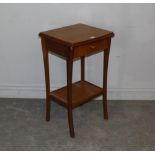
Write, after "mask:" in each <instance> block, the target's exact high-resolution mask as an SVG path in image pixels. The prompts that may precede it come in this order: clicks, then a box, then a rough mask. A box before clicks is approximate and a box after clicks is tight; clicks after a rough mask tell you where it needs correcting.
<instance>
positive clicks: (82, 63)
mask: <svg viewBox="0 0 155 155" xmlns="http://www.w3.org/2000/svg"><path fill="white" fill-rule="evenodd" d="M81 80H82V81H84V80H85V57H84V56H83V57H81Z"/></svg>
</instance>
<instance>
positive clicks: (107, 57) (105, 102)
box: [103, 40, 111, 119]
mask: <svg viewBox="0 0 155 155" xmlns="http://www.w3.org/2000/svg"><path fill="white" fill-rule="evenodd" d="M110 43H111V40H109V47H108V48H107V49H105V50H104V67H103V68H104V71H103V112H104V119H108V108H107V74H108V62H109V53H110Z"/></svg>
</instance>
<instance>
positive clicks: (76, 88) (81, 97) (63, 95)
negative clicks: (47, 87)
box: [50, 80, 103, 108]
mask: <svg viewBox="0 0 155 155" xmlns="http://www.w3.org/2000/svg"><path fill="white" fill-rule="evenodd" d="M102 93H103V89H102V88H100V87H98V86H96V85H94V84H92V83H90V82H87V81H82V80H81V81H78V82H75V83H73V84H72V108H76V107H78V106H80V105H81V104H84V103H86V102H88V101H89V100H91V99H93V98H94V97H97V96H99V95H101V94H102ZM50 95H51V96H52V98H53V99H55V100H56V101H58V102H61V103H62V104H64V106H65V107H67V106H68V100H67V86H65V87H63V88H60V89H58V90H55V91H52V92H51V93H50Z"/></svg>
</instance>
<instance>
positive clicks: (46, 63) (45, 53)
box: [41, 38, 51, 121]
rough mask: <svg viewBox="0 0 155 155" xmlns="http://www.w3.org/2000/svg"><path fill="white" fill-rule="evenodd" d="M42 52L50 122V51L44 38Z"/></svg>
mask: <svg viewBox="0 0 155 155" xmlns="http://www.w3.org/2000/svg"><path fill="white" fill-rule="evenodd" d="M41 41H42V51H43V60H44V71H45V84H46V121H50V111H51V103H50V96H49V93H50V77H49V58H48V50H47V48H46V44H45V40H44V39H43V38H42V39H41Z"/></svg>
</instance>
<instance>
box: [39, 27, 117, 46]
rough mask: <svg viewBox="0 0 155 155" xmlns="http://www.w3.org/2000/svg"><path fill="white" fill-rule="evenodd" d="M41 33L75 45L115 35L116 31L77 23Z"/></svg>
mask: <svg viewBox="0 0 155 155" xmlns="http://www.w3.org/2000/svg"><path fill="white" fill-rule="evenodd" d="M39 35H40V36H43V37H45V38H49V39H51V40H54V41H56V42H59V43H61V44H64V45H67V46H72V47H74V46H77V45H81V44H85V43H88V42H91V41H92V40H93V41H95V40H99V39H105V38H109V37H113V36H114V33H113V32H111V31H107V30H103V29H99V28H96V27H92V26H89V25H85V24H75V25H71V26H66V27H63V28H58V29H54V30H49V31H45V32H41V33H40V34H39Z"/></svg>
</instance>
